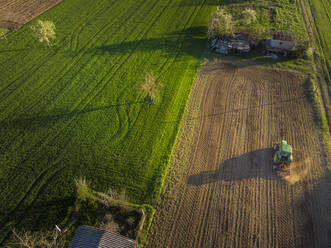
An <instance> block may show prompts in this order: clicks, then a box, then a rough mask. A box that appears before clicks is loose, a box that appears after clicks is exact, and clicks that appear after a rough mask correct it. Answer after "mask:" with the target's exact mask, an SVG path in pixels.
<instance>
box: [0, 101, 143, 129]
mask: <svg viewBox="0 0 331 248" xmlns="http://www.w3.org/2000/svg"><path fill="white" fill-rule="evenodd" d="M135 104H146V105H148V104H149V102H148V101H147V100H146V99H145V100H142V101H136V102H129V103H120V104H114V105H108V106H101V107H91V108H87V109H83V110H74V111H70V112H66V111H63V110H59V111H58V112H59V113H58V114H53V115H37V116H33V117H28V118H20V119H15V120H4V121H0V130H1V129H5V128H17V129H35V128H36V127H45V126H47V125H49V124H54V123H56V122H58V121H60V120H67V119H70V118H72V117H74V116H79V115H83V114H88V113H92V112H97V111H105V110H109V109H111V108H116V107H120V106H130V105H135Z"/></svg>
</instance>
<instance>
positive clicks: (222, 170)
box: [187, 148, 274, 186]
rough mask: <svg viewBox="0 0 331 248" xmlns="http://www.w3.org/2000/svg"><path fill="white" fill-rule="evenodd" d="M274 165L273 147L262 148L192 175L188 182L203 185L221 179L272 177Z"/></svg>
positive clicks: (237, 179) (236, 179)
mask: <svg viewBox="0 0 331 248" xmlns="http://www.w3.org/2000/svg"><path fill="white" fill-rule="evenodd" d="M272 165H273V162H272V148H265V149H260V150H256V151H252V152H248V153H245V154H243V155H241V156H239V157H235V158H230V159H227V160H225V161H224V162H223V163H222V164H221V165H220V166H219V169H217V170H214V171H203V172H200V173H199V174H195V175H191V176H190V177H189V179H188V181H187V183H188V184H190V185H194V186H201V185H204V184H209V183H213V182H219V181H240V180H243V179H250V178H257V177H260V178H265V179H271V177H272V176H273V174H274V173H273V171H272Z"/></svg>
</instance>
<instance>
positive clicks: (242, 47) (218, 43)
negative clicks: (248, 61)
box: [211, 39, 250, 54]
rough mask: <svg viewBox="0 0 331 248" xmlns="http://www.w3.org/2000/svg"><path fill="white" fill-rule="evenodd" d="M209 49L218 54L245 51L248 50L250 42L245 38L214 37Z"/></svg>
mask: <svg viewBox="0 0 331 248" xmlns="http://www.w3.org/2000/svg"><path fill="white" fill-rule="evenodd" d="M211 49H212V50H214V51H215V52H216V53H220V54H229V53H247V52H249V51H250V44H249V42H248V41H247V40H237V39H228V40H221V39H214V40H212V43H211Z"/></svg>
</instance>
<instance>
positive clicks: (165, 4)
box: [0, 0, 215, 244]
mask: <svg viewBox="0 0 331 248" xmlns="http://www.w3.org/2000/svg"><path fill="white" fill-rule="evenodd" d="M214 3H215V1H212V0H206V1H199V0H193V1H188V0H176V1H169V0H165V1H156V0H147V1H136V0H123V1H115V0H111V1H108V0H96V1H93V3H92V2H91V1H88V0H80V1H73V0H67V1H63V2H62V3H60V4H59V5H58V6H56V7H54V8H53V9H51V10H50V11H47V12H46V13H44V14H43V15H41V16H40V17H38V18H37V19H36V20H33V21H32V22H31V23H29V24H27V25H26V26H24V27H22V28H21V29H19V30H17V31H15V32H11V33H10V34H9V35H8V37H7V38H8V41H9V42H8V44H7V43H5V42H1V43H0V133H1V137H0V151H1V153H0V188H1V193H0V213H1V214H0V244H1V243H3V241H4V240H5V239H6V238H7V237H8V236H7V235H10V232H11V230H12V229H13V228H14V227H16V228H17V229H20V228H25V229H26V230H28V231H30V230H31V231H34V230H40V229H42V228H50V227H51V228H53V227H54V224H56V223H60V222H61V221H62V220H63V218H64V216H66V214H67V212H68V208H69V207H70V206H73V205H74V201H75V199H74V188H75V185H74V181H73V178H78V177H80V176H82V177H85V178H86V179H87V180H89V181H91V182H93V185H91V186H92V187H93V188H95V189H96V190H98V191H104V190H105V189H107V188H109V187H111V188H114V189H115V190H118V191H120V190H122V189H125V190H126V193H127V195H128V197H129V199H130V200H131V201H133V202H135V203H139V204H142V203H147V204H150V205H154V204H155V203H156V201H157V198H158V195H159V192H160V187H161V182H162V179H163V177H164V175H165V172H166V166H167V161H168V158H169V155H170V152H171V149H172V146H173V143H174V139H175V137H176V134H177V130H178V126H179V123H180V120H181V117H182V113H183V110H184V108H185V105H186V100H187V96H188V94H189V91H190V86H191V83H192V80H193V77H194V75H195V72H196V69H197V66H198V64H199V59H200V57H201V54H202V52H203V50H204V48H205V46H206V37H205V34H206V29H207V28H206V26H207V24H206V23H207V21H208V20H209V18H210V14H211V12H212V11H213V9H215V6H214ZM124 10H125V11H124ZM38 20H51V21H52V22H54V24H55V26H56V40H55V43H54V45H53V46H52V47H51V48H50V49H47V45H46V44H43V43H39V42H36V39H35V38H34V37H33V32H31V29H30V26H31V25H34V24H35V23H37V22H38ZM150 71H153V72H154V76H155V79H156V82H162V84H163V87H162V88H160V90H159V92H158V93H159V97H160V101H157V102H155V103H153V104H148V103H146V101H145V99H144V96H143V92H142V91H141V90H140V87H141V75H145V74H146V73H147V72H150ZM146 223H147V224H148V223H150V221H147V222H146ZM148 225H149V224H148Z"/></svg>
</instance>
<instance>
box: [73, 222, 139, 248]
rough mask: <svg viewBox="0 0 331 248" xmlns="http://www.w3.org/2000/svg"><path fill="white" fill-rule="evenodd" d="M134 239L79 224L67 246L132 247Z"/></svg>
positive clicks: (74, 247) (88, 247)
mask: <svg viewBox="0 0 331 248" xmlns="http://www.w3.org/2000/svg"><path fill="white" fill-rule="evenodd" d="M135 245H136V243H135V241H133V240H131V239H128V238H126V237H124V236H122V235H119V234H116V233H112V232H108V231H105V230H102V229H98V228H95V227H90V226H79V227H78V228H77V230H76V233H75V235H74V237H73V239H72V240H71V242H70V245H69V248H134V247H135Z"/></svg>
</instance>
